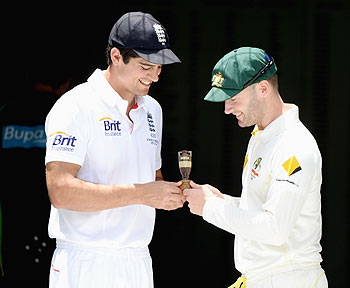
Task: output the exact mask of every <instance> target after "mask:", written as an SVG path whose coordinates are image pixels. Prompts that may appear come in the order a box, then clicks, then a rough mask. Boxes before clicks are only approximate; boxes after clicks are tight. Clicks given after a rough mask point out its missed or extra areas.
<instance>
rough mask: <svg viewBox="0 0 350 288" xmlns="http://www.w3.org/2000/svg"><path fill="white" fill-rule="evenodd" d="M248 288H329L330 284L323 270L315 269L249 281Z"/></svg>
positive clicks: (283, 273)
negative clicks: (253, 281)
mask: <svg viewBox="0 0 350 288" xmlns="http://www.w3.org/2000/svg"><path fill="white" fill-rule="evenodd" d="M247 280H248V279H247ZM246 288H328V282H327V277H326V274H325V272H324V270H323V269H322V268H313V269H300V270H293V271H288V272H282V273H277V274H274V275H271V276H268V277H266V278H263V279H261V280H260V281H258V282H255V283H251V284H250V283H249V281H247V285H246Z"/></svg>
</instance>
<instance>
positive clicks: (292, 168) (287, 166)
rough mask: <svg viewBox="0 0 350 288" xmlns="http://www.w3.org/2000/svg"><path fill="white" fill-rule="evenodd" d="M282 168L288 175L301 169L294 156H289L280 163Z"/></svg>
mask: <svg viewBox="0 0 350 288" xmlns="http://www.w3.org/2000/svg"><path fill="white" fill-rule="evenodd" d="M282 166H283V168H284V170H286V172H287V174H288V176H291V175H293V174H295V173H297V172H299V171H300V170H301V166H300V164H299V162H298V160H297V158H295V156H293V157H291V158H289V159H288V160H287V161H286V162H284V163H283V164H282Z"/></svg>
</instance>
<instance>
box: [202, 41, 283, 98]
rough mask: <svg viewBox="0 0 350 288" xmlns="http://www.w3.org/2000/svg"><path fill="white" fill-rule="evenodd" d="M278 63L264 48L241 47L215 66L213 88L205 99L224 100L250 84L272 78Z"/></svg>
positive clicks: (212, 79) (212, 80)
mask: <svg viewBox="0 0 350 288" xmlns="http://www.w3.org/2000/svg"><path fill="white" fill-rule="evenodd" d="M276 72H277V67H276V64H275V62H274V60H273V58H272V57H269V56H268V55H267V54H266V52H265V51H264V50H261V49H259V48H253V47H241V48H238V49H235V50H233V51H231V52H230V53H228V54H226V55H225V56H224V57H222V58H221V59H220V60H219V62H218V63H216V65H215V66H214V69H213V73H212V78H211V86H212V88H211V90H210V91H209V93H208V94H207V95H206V96H205V98H204V100H207V101H211V102H223V101H226V100H228V99H230V98H232V97H234V96H236V95H237V94H238V93H239V92H241V91H242V90H243V89H245V88H246V87H248V86H249V85H252V84H255V83H258V82H260V81H262V80H265V79H268V78H270V77H271V76H272V75H274V74H275V73H276Z"/></svg>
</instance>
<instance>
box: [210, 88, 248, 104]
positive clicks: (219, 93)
mask: <svg viewBox="0 0 350 288" xmlns="http://www.w3.org/2000/svg"><path fill="white" fill-rule="evenodd" d="M241 91H242V90H240V89H239V90H235V89H224V88H218V87H214V86H213V87H212V88H211V89H210V91H209V92H208V94H207V95H206V96H205V97H204V100H206V101H210V102H224V101H226V100H228V99H230V98H232V97H234V96H236V95H237V94H238V93H239V92H241Z"/></svg>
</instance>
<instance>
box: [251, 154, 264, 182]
mask: <svg viewBox="0 0 350 288" xmlns="http://www.w3.org/2000/svg"><path fill="white" fill-rule="evenodd" d="M261 161H262V158H261V157H259V158H258V159H256V160H255V161H254V164H253V168H252V170H251V173H250V180H253V179H255V178H256V177H258V176H259V172H260V169H261Z"/></svg>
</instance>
